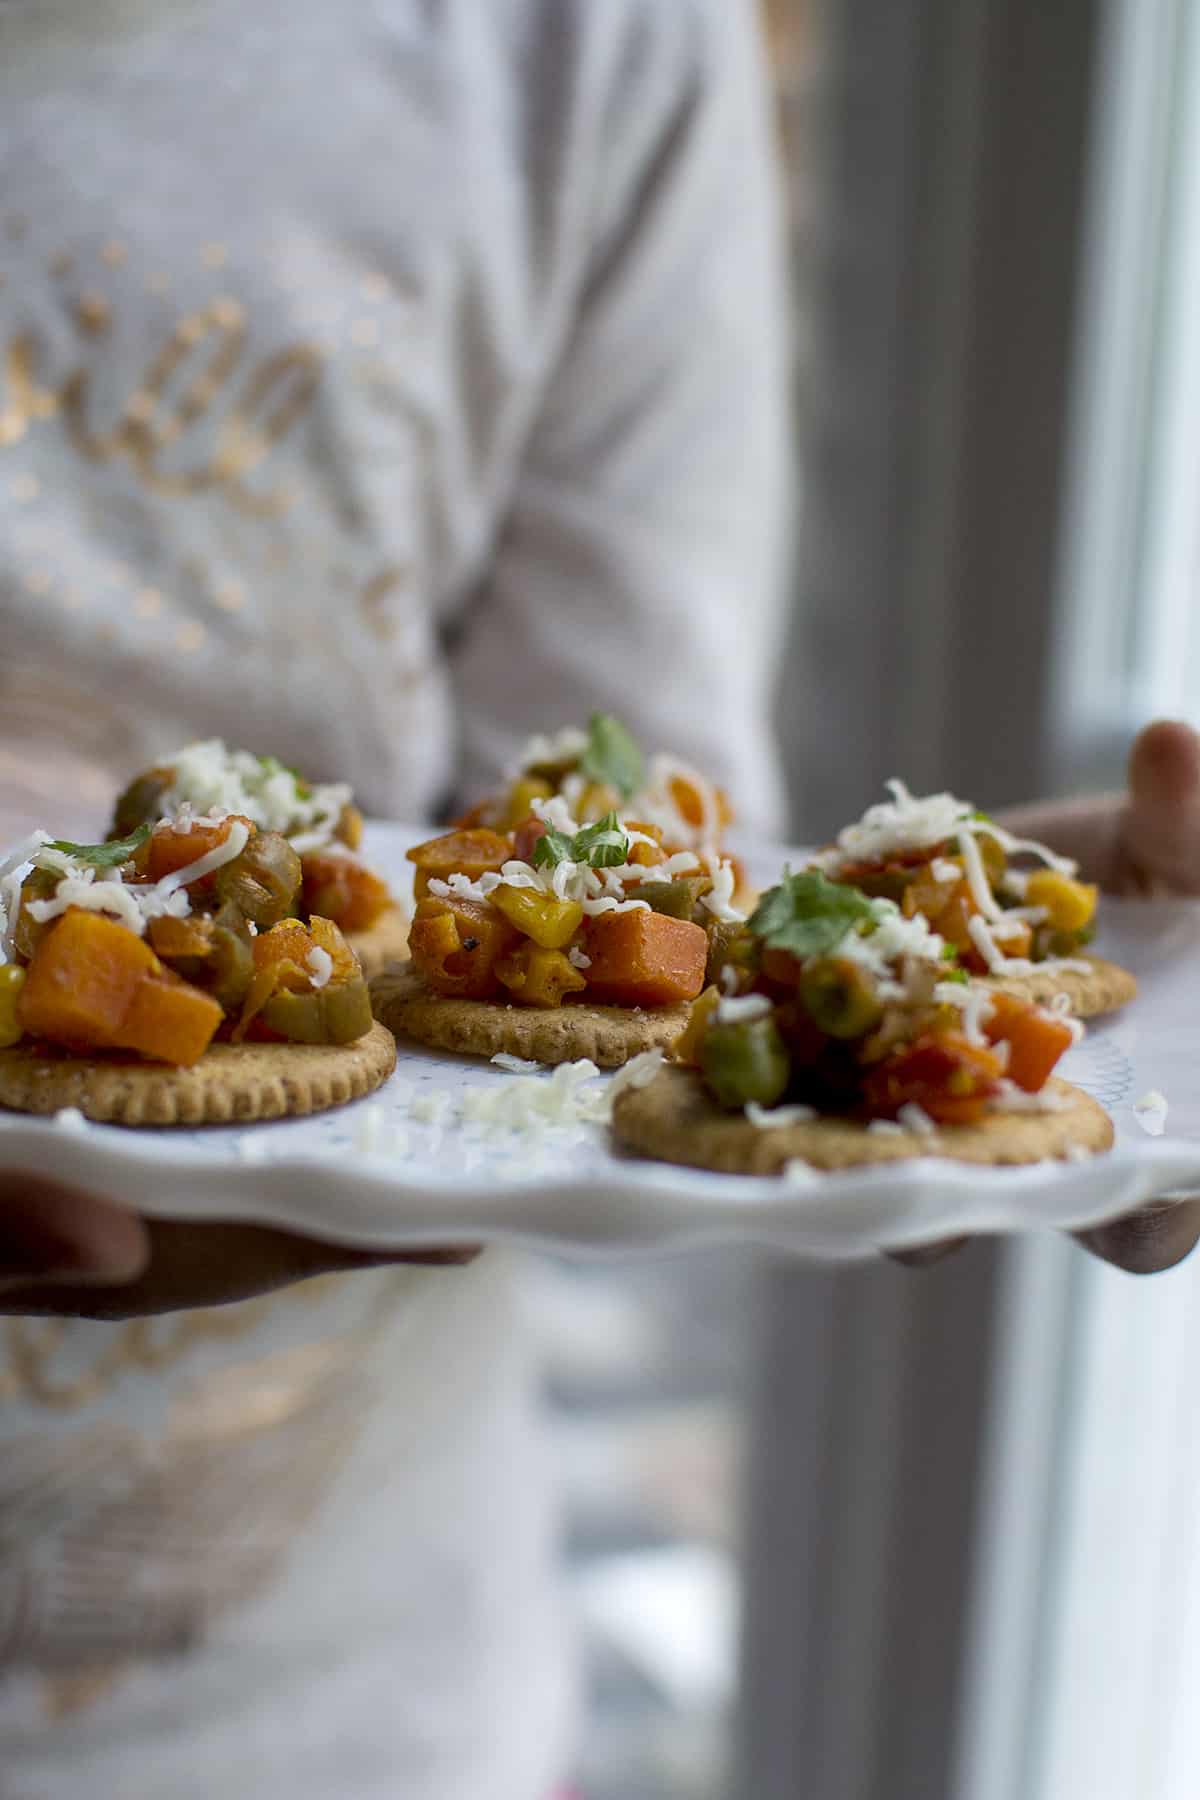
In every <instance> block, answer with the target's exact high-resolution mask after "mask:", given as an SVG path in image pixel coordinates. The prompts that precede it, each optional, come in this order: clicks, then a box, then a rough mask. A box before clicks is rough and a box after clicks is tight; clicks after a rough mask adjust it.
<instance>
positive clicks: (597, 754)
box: [579, 713, 644, 800]
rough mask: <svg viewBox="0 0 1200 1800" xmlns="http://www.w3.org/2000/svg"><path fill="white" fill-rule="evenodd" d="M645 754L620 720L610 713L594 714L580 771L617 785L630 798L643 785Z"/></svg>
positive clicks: (620, 793) (619, 792)
mask: <svg viewBox="0 0 1200 1800" xmlns="http://www.w3.org/2000/svg"><path fill="white" fill-rule="evenodd" d="M643 768H644V765H643V763H642V753H641V751H640V750H639V749H638V747H637V745H636V743H635V742H634V740H633V738H632V737H631V735H630V734H629V732H628V731H627V730H626V728H625V726H624V725H622V723H621V721H620V720H619V719H614V718H613V716H612V714H611V713H593V714H592V717H591V721H590V723H589V725H588V735H587V743H586V745H585V747H584V751H583V755H582V756H581V757H580V759H579V772H580V774H581V775H584V776H586V777H587V779H588V780H589V781H594V782H597V783H598V784H599V785H600V786H602V787H611V788H615V789H616V791H617V795H618V797H619V798H620V799H622V800H629V799H631V798H632V797H633V795H634V794H635V793H636V792H637V790H638V788H639V786H640V785H641V780H642V774H643Z"/></svg>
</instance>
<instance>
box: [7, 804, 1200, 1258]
mask: <svg viewBox="0 0 1200 1800" xmlns="http://www.w3.org/2000/svg"><path fill="white" fill-rule="evenodd" d="M417 835H419V834H418V833H417V832H416V831H414V830H412V829H409V828H405V827H401V826H374V827H372V828H371V830H370V834H369V838H368V849H369V853H370V855H371V858H372V860H373V861H374V862H375V863H376V865H377V866H379V867H381V868H383V869H384V870H386V871H387V872H388V873H389V874H390V875H391V876H392V877H393V879H394V882H395V885H396V886H397V887H399V888H403V887H404V886H405V885H406V882H405V868H406V865H405V864H404V861H403V850H404V846H405V845H406V844H408V843H411V842H413V841H414V838H415V837H416V836H417ZM783 854H784V853H783V852H780V853H779V854H778V855H776V854H775V853H774V852H769V851H768V852H759V853H758V854H752V855H751V858H750V862H751V870H752V873H753V874H754V876H755V878H756V879H759V880H761V881H763V882H766V881H769V880H771V879H772V877H773V876H774V874H775V873H776V872H777V870H778V868H779V866H780V863H781V862H782V860H783ZM793 860H798V853H793ZM1104 916H1105V930H1104V935H1103V940H1102V942H1101V943H1100V945H1099V946H1098V948H1099V949H1100V950H1101V951H1102V952H1103V953H1104V954H1106V955H1111V956H1112V957H1113V958H1114V959H1115V960H1117V961H1120V962H1123V963H1125V964H1126V965H1127V966H1128V967H1130V968H1132V969H1133V970H1134V972H1135V973H1136V974H1137V975H1138V976H1139V979H1140V980H1141V983H1142V992H1141V996H1140V998H1139V1000H1138V1002H1137V1003H1136V1005H1135V1006H1134V1007H1133V1008H1132V1009H1130V1011H1129V1013H1128V1014H1127V1015H1126V1017H1125V1018H1121V1017H1119V1016H1118V1018H1116V1019H1114V1020H1113V1021H1112V1022H1110V1023H1108V1024H1101V1025H1099V1026H1097V1027H1094V1028H1093V1030H1092V1031H1091V1032H1089V1034H1088V1037H1087V1039H1086V1040H1085V1042H1084V1043H1083V1045H1081V1046H1080V1048H1079V1049H1078V1050H1076V1051H1073V1052H1072V1053H1071V1054H1070V1056H1069V1057H1068V1058H1067V1059H1066V1060H1065V1062H1064V1064H1063V1073H1064V1074H1065V1075H1066V1076H1067V1077H1068V1078H1069V1079H1070V1080H1073V1081H1075V1082H1077V1083H1078V1084H1079V1086H1080V1087H1082V1088H1085V1089H1086V1090H1087V1091H1088V1092H1089V1093H1091V1094H1093V1095H1095V1097H1096V1098H1097V1099H1098V1100H1100V1101H1101V1102H1102V1103H1103V1104H1104V1105H1105V1106H1106V1107H1107V1108H1108V1109H1109V1111H1110V1112H1111V1114H1112V1116H1113V1119H1114V1121H1115V1123H1116V1127H1117V1145H1116V1148H1115V1149H1114V1150H1113V1151H1112V1152H1110V1153H1109V1154H1107V1155H1105V1156H1102V1157H1098V1158H1095V1159H1093V1160H1091V1161H1090V1162H1087V1163H1078V1164H1064V1163H1039V1164H1035V1165H1034V1166H1032V1167H1030V1168H1023V1169H979V1168H973V1167H969V1166H967V1165H965V1164H957V1165H956V1164H954V1163H951V1162H938V1161H935V1160H933V1159H930V1160H928V1161H924V1162H909V1163H903V1164H898V1165H894V1166H892V1167H884V1168H875V1169H865V1170H859V1171H856V1170H846V1171H844V1172H840V1173H838V1174H832V1175H820V1176H813V1177H812V1178H811V1179H810V1180H809V1181H807V1182H804V1183H802V1184H793V1183H789V1182H787V1181H785V1180H782V1179H779V1180H774V1179H773V1180H766V1179H759V1178H752V1177H736V1178H735V1177H730V1176H722V1175H708V1174H704V1173H703V1172H701V1171H697V1170H691V1169H681V1168H674V1167H672V1166H669V1165H667V1164H662V1163H651V1162H642V1161H639V1160H637V1159H635V1158H632V1157H625V1156H621V1155H619V1154H615V1153H614V1152H613V1150H612V1148H611V1147H610V1144H609V1142H608V1136H607V1132H606V1131H605V1130H604V1128H603V1127H600V1126H576V1127H572V1128H570V1129H563V1128H556V1129H553V1130H547V1131H546V1132H545V1133H544V1134H543V1135H541V1136H540V1137H537V1138H534V1139H530V1138H528V1137H521V1136H518V1135H514V1134H511V1133H505V1134H503V1135H499V1134H497V1133H496V1132H495V1130H494V1129H492V1128H488V1129H484V1128H480V1127H462V1126H460V1125H456V1124H454V1123H453V1122H450V1123H442V1124H438V1123H435V1122H430V1121H429V1120H428V1119H427V1118H426V1119H423V1120H418V1121H414V1119H413V1118H412V1116H411V1109H412V1108H413V1103H414V1100H415V1101H417V1108H416V1110H417V1111H418V1113H420V1112H422V1111H424V1112H428V1110H429V1107H428V1104H427V1103H426V1104H424V1105H423V1104H422V1102H423V1101H426V1102H427V1097H428V1096H429V1095H431V1094H433V1093H435V1092H441V1093H443V1094H445V1095H446V1096H447V1099H446V1101H445V1104H446V1105H447V1106H449V1108H450V1109H451V1111H452V1112H453V1110H454V1109H455V1097H456V1096H457V1095H458V1094H460V1093H461V1092H462V1091H463V1089H464V1088H466V1087H467V1086H475V1085H478V1084H483V1083H494V1082H497V1081H503V1080H507V1079H512V1077H510V1076H506V1075H504V1074H503V1073H501V1072H500V1071H498V1070H496V1069H493V1068H491V1067H490V1066H489V1065H487V1064H481V1063H477V1062H473V1061H470V1060H468V1059H465V1058H463V1059H460V1058H455V1057H451V1056H442V1055H438V1054H434V1053H430V1054H416V1053H412V1052H409V1051H407V1050H406V1049H404V1048H403V1047H402V1048H401V1059H400V1067H399V1069H398V1070H397V1073H396V1075H395V1076H393V1077H392V1079H391V1081H389V1082H388V1083H387V1084H386V1085H385V1086H384V1087H383V1088H382V1089H381V1090H380V1091H379V1093H378V1094H376V1095H375V1096H373V1097H372V1099H370V1100H366V1101H359V1102H357V1103H356V1104H355V1105H353V1106H347V1107H341V1108H338V1109H337V1110H336V1111H333V1112H329V1113H324V1114H321V1115H320V1116H319V1117H317V1118H315V1119H294V1120H283V1121H280V1122H279V1123H275V1124H264V1125H256V1126H253V1127H250V1128H245V1127H239V1128H232V1127H210V1128H207V1129H202V1130H189V1131H175V1130H167V1131H162V1130H160V1131H149V1130H147V1131H131V1130H125V1129H122V1128H121V1127H119V1126H96V1125H91V1126H87V1127H86V1128H84V1129H76V1130H70V1129H68V1128H65V1127H63V1126H62V1125H59V1124H57V1123H56V1122H54V1121H52V1120H38V1119H30V1118H25V1117H22V1116H21V1115H19V1114H9V1113H0V1163H2V1164H3V1165H4V1166H6V1167H8V1168H18V1169H25V1170H29V1171H31V1172H37V1173H47V1174H50V1173H52V1174H55V1175H57V1176H59V1177H60V1178H61V1179H62V1180H63V1181H65V1182H67V1183H69V1184H76V1185H79V1186H81V1187H86V1188H94V1189H95V1190H96V1191H97V1192H101V1193H106V1194H109V1195H111V1196H113V1197H114V1198H121V1199H124V1200H127V1201H128V1202H129V1203H130V1204H131V1205H134V1206H137V1207H138V1208H140V1209H141V1210H143V1211H144V1212H146V1213H148V1214H151V1215H154V1216H156V1217H159V1218H202V1219H224V1220H230V1219H237V1220H246V1221H254V1222H258V1223H262V1224H272V1225H280V1226H285V1227H290V1228H291V1229H294V1230H297V1231H302V1232H305V1233H307V1234H309V1235H310V1236H313V1237H318V1238H323V1239H327V1240H330V1241H333V1242H337V1243H343V1244H350V1245H358V1246H364V1247H374V1248H379V1249H395V1248H401V1247H404V1246H407V1245H419V1244H429V1243H444V1244H449V1243H459V1242H474V1241H484V1240H486V1241H493V1240H499V1239H503V1240H507V1241H510V1242H518V1243H523V1244H527V1245H533V1246H539V1247H542V1248H547V1249H554V1250H559V1251H562V1250H570V1251H573V1252H576V1253H589V1252H590V1253H595V1254H602V1255H605V1256H614V1255H630V1254H638V1253H647V1252H649V1253H662V1252H663V1251H666V1250H677V1249H683V1248H687V1247H689V1246H692V1245H700V1244H713V1243H721V1242H727V1243H739V1244H748V1243H753V1244H760V1245H766V1246H771V1247H773V1248H775V1249H778V1250H783V1251H787V1252H789V1253H791V1254H794V1255H798V1256H803V1257H807V1258H811V1259H820V1260H833V1261H842V1262H846V1261H852V1260H855V1259H857V1258H861V1257H867V1256H873V1255H876V1254H878V1252H879V1251H880V1250H884V1249H902V1248H911V1247H913V1246H915V1245H918V1244H922V1243H928V1242H931V1241H933V1240H936V1239H938V1238H942V1237H946V1236H950V1235H958V1234H960V1233H963V1232H999V1231H1020V1230H1025V1229H1028V1228H1030V1227H1033V1226H1042V1227H1045V1226H1053V1227H1057V1228H1065V1227H1074V1226H1081V1225H1088V1224H1096V1223H1099V1222H1101V1221H1103V1220H1105V1219H1110V1218H1114V1217H1116V1216H1117V1215H1119V1214H1120V1213H1122V1212H1124V1211H1126V1210H1128V1209H1129V1208H1130V1207H1132V1206H1136V1205H1137V1204H1139V1203H1140V1202H1141V1201H1144V1200H1148V1199H1150V1198H1152V1197H1154V1196H1155V1195H1159V1194H1162V1193H1165V1192H1168V1191H1172V1190H1181V1189H1188V1188H1192V1187H1194V1188H1196V1189H1197V1190H1200V904H1197V903H1190V902H1189V903H1184V902H1153V903H1144V904H1143V903H1133V902H1125V903H1117V902H1111V901H1110V902H1108V903H1107V904H1106V907H1105V914H1104ZM535 1079H537V1080H545V1079H548V1077H546V1076H538V1077H535ZM598 1079H599V1080H601V1081H603V1080H605V1079H607V1078H606V1077H600V1078H598ZM1149 1089H1158V1090H1159V1091H1161V1092H1163V1093H1165V1095H1166V1096H1167V1098H1168V1101H1169V1103H1170V1113H1169V1117H1168V1131H1169V1135H1168V1136H1164V1137H1161V1138H1157V1139H1154V1138H1151V1137H1149V1136H1148V1135H1147V1134H1146V1132H1145V1131H1144V1130H1143V1128H1142V1126H1141V1125H1140V1124H1139V1122H1138V1119H1137V1116H1136V1115H1135V1113H1134V1109H1133V1102H1134V1100H1135V1099H1137V1098H1138V1097H1139V1096H1141V1095H1142V1094H1144V1093H1145V1092H1146V1091H1147V1090H1149ZM437 1104H438V1103H437V1102H435V1103H434V1105H435V1107H436V1105H437ZM368 1109H370V1110H368ZM371 1134H381V1135H382V1137H383V1138H384V1139H385V1140H388V1139H389V1138H390V1139H393V1140H394V1142H395V1147H394V1148H393V1150H392V1151H391V1152H386V1151H383V1152H381V1151H366V1150H364V1149H363V1148H362V1147H361V1144H362V1142H363V1140H364V1138H365V1137H367V1136H368V1135H371Z"/></svg>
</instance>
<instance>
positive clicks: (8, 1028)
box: [0, 963, 25, 1050]
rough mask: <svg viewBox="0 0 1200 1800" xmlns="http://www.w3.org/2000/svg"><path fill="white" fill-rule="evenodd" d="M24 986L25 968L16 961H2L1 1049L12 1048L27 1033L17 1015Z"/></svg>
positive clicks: (0, 997) (0, 976)
mask: <svg viewBox="0 0 1200 1800" xmlns="http://www.w3.org/2000/svg"><path fill="white" fill-rule="evenodd" d="M24 986H25V971H24V969H19V968H18V967H17V965H16V963H0V1050H11V1049H12V1046H13V1045H14V1044H19V1043H20V1041H21V1039H22V1038H23V1037H24V1035H25V1033H24V1029H23V1027H22V1025H21V1021H20V1020H19V1019H18V1017H17V1002H18V1000H19V999H20V995H21V989H22V988H23V987H24Z"/></svg>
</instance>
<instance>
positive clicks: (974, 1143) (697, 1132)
mask: <svg viewBox="0 0 1200 1800" xmlns="http://www.w3.org/2000/svg"><path fill="white" fill-rule="evenodd" d="M1049 1085H1050V1088H1051V1090H1052V1091H1053V1092H1054V1093H1056V1094H1060V1095H1063V1096H1065V1097H1066V1098H1068V1099H1069V1100H1070V1101H1071V1106H1070V1108H1069V1110H1064V1111H1062V1112H1049V1113H1003V1114H1000V1113H996V1114H993V1115H992V1116H991V1117H990V1118H987V1119H985V1120H983V1121H982V1123H980V1124H978V1125H957V1126H943V1127H942V1128H941V1129H940V1130H939V1131H938V1132H937V1133H936V1135H935V1136H933V1137H922V1136H920V1135H918V1134H917V1133H916V1132H906V1133H905V1134H904V1135H903V1136H893V1135H891V1134H890V1133H889V1134H887V1135H881V1134H878V1133H875V1132H871V1131H868V1130H867V1127H866V1126H865V1125H861V1124H859V1123H857V1121H855V1120H852V1119H837V1118H824V1119H813V1120H811V1121H809V1122H807V1123H800V1124H795V1125H782V1126H771V1127H769V1128H766V1129H764V1128H762V1127H760V1126H757V1125H752V1124H751V1123H750V1121H749V1120H748V1119H746V1118H744V1117H743V1116H742V1115H741V1114H740V1113H728V1112H724V1111H722V1109H721V1108H720V1107H719V1106H718V1105H717V1103H716V1101H715V1100H713V1099H712V1098H711V1096H710V1095H709V1094H708V1093H707V1092H706V1091H705V1089H704V1086H703V1084H702V1083H701V1081H700V1078H699V1076H698V1075H696V1074H695V1072H694V1071H693V1070H691V1069H662V1070H660V1071H659V1073H658V1074H657V1075H656V1076H655V1078H654V1080H653V1081H652V1082H650V1083H649V1084H648V1085H647V1086H645V1087H642V1088H627V1089H626V1090H625V1092H624V1093H623V1094H618V1096H617V1098H616V1100H615V1102H614V1105H613V1132H614V1134H615V1136H616V1138H617V1141H618V1142H619V1143H620V1144H622V1145H623V1146H624V1147H625V1148H626V1149H628V1150H634V1151H636V1152H637V1153H638V1154H639V1155H641V1156H650V1157H654V1158H655V1159H656V1160H658V1161H660V1162H673V1163H685V1164H688V1165H689V1166H691V1167H693V1168H699V1169H711V1170H714V1171H716V1172H718V1173H721V1174H727V1175H778V1174H779V1173H780V1172H781V1171H782V1170H783V1168H784V1167H785V1165H786V1164H787V1163H789V1162H806V1163H808V1164H810V1165H811V1167H812V1168H814V1169H820V1170H826V1171H828V1170H833V1169H851V1168H860V1167H863V1166H866V1165H871V1164H876V1163H891V1162H906V1161H911V1160H912V1159H914V1158H916V1157H919V1156H936V1157H943V1158H949V1159H951V1160H952V1161H955V1162H969V1163H987V1164H991V1165H995V1166H1000V1165H1007V1164H1013V1163H1034V1162H1042V1161H1044V1160H1045V1159H1047V1158H1048V1157H1065V1156H1066V1155H1067V1153H1068V1152H1069V1151H1070V1150H1072V1149H1074V1148H1078V1149H1081V1150H1090V1151H1099V1150H1107V1149H1109V1148H1111V1146H1112V1142H1113V1125H1112V1120H1111V1119H1110V1118H1109V1116H1108V1114H1107V1113H1106V1112H1105V1111H1104V1108H1103V1107H1102V1106H1100V1105H1099V1104H1098V1103H1097V1102H1096V1101H1095V1100H1093V1099H1092V1098H1091V1096H1090V1095H1088V1094H1084V1093H1081V1092H1080V1090H1079V1089H1078V1088H1074V1087H1072V1086H1071V1085H1070V1084H1069V1083H1068V1082H1065V1081H1059V1080H1058V1079H1057V1078H1052V1079H1051V1081H1050V1084H1049Z"/></svg>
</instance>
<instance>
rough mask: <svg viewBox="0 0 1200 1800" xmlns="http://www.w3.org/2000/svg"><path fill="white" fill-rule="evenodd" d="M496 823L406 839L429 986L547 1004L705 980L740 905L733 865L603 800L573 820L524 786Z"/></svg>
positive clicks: (668, 998) (420, 966) (629, 999)
mask: <svg viewBox="0 0 1200 1800" xmlns="http://www.w3.org/2000/svg"><path fill="white" fill-rule="evenodd" d="M531 808H532V809H531V811H530V812H529V814H528V815H527V816H526V817H524V818H522V819H520V820H518V821H517V822H516V823H515V825H514V826H513V827H512V828H511V829H509V830H507V831H495V830H492V829H491V828H490V827H486V826H481V825H469V826H462V827H460V828H458V829H457V830H455V831H451V832H447V833H446V834H445V835H444V836H442V837H438V838H433V839H431V840H430V841H429V842H428V843H425V844H418V845H417V846H416V848H415V849H413V850H410V851H409V853H408V855H409V860H410V861H411V862H413V863H415V864H416V879H415V882H414V887H415V891H416V894H417V896H418V899H417V908H416V915H415V917H414V919H413V923H412V928H411V930H410V933H409V953H410V955H411V957H412V961H413V964H414V966H415V968H416V970H417V972H418V973H419V974H420V976H421V977H422V979H423V980H424V982H425V985H426V986H427V987H428V988H429V989H430V990H431V991H432V992H433V993H435V994H441V995H444V996H446V997H449V998H456V999H468V1000H495V1001H503V1002H513V1001H515V1002H517V1003H518V1004H519V1005H522V1006H541V1007H554V1006H561V1005H562V1004H563V1003H564V1001H570V1000H586V1001H595V1002H599V1003H602V1004H610V1005H617V1006H668V1005H671V1004H673V1003H677V1002H679V1001H683V1000H692V999H694V998H695V997H696V995H697V994H699V993H700V991H701V989H702V987H703V986H704V981H705V974H706V970H707V967H708V962H709V957H710V954H711V953H712V948H713V944H714V942H715V941H716V940H717V937H718V934H719V933H720V932H722V931H724V930H727V929H728V928H729V927H730V925H731V924H733V925H736V924H737V923H738V922H739V921H740V920H741V917H742V915H741V914H740V913H739V912H738V911H737V910H736V908H735V907H734V906H733V904H732V899H733V893H734V884H735V879H736V878H735V874H734V869H733V865H732V864H731V863H730V862H729V861H728V860H727V859H725V858H722V857H721V856H719V855H718V854H717V853H716V851H715V850H712V851H709V852H698V851H695V850H691V849H687V848H680V847H678V846H675V845H673V844H671V843H670V842H668V841H664V834H663V831H662V829H661V827H660V826H658V825H656V824H654V823H653V822H651V821H648V820H637V819H631V818H625V817H623V816H620V815H619V814H618V813H617V812H616V811H615V810H612V809H610V810H609V811H608V812H606V813H604V814H602V815H601V817H600V818H598V819H596V820H594V821H593V822H592V823H591V824H590V825H581V824H580V823H579V821H578V820H577V819H576V818H575V817H573V816H572V815H571V813H570V812H569V810H568V808H567V804H566V802H565V800H563V799H562V798H561V797H558V796H555V797H545V796H542V795H535V796H534V798H533V800H532V803H531Z"/></svg>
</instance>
